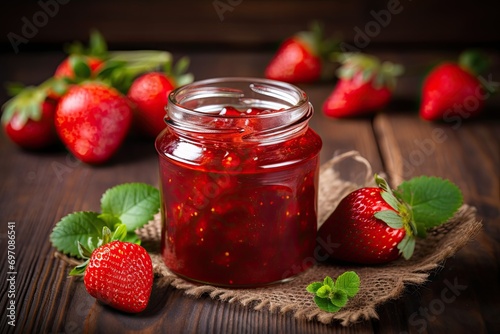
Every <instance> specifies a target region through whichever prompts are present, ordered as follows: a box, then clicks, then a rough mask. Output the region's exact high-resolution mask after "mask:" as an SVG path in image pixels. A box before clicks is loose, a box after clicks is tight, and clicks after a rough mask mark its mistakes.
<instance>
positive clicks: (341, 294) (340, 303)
mask: <svg viewBox="0 0 500 334" xmlns="http://www.w3.org/2000/svg"><path fill="white" fill-rule="evenodd" d="M347 299H348V298H347V292H346V291H345V290H337V291H335V292H334V293H333V294H332V296H331V297H330V301H331V302H332V304H333V305H335V306H337V307H344V306H345V304H347Z"/></svg>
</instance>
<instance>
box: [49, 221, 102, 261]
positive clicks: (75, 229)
mask: <svg viewBox="0 0 500 334" xmlns="http://www.w3.org/2000/svg"><path fill="white" fill-rule="evenodd" d="M105 226H106V223H105V222H104V221H102V220H101V219H99V214H98V213H95V212H75V213H71V214H69V215H67V216H65V217H63V218H62V219H61V221H60V222H58V223H57V224H56V226H55V227H54V229H53V231H52V233H51V234H50V241H51V243H52V245H53V246H54V248H56V249H57V250H58V251H60V252H61V253H64V254H69V255H70V256H75V257H80V254H79V251H78V244H77V242H80V243H81V244H82V245H88V241H89V238H91V239H92V240H95V241H96V242H97V240H98V239H100V238H101V235H102V229H103V227H105ZM94 246H95V245H94ZM94 248H95V247H94Z"/></svg>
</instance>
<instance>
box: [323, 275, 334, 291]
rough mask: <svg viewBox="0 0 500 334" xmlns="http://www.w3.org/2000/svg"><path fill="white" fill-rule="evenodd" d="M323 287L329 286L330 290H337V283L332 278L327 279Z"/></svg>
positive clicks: (327, 277)
mask: <svg viewBox="0 0 500 334" xmlns="http://www.w3.org/2000/svg"><path fill="white" fill-rule="evenodd" d="M323 285H328V286H329V287H330V289H333V288H335V282H334V281H333V279H332V278H331V277H330V276H326V277H325V279H324V280H323Z"/></svg>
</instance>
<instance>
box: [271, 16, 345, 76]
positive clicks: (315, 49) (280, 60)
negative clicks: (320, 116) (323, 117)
mask: <svg viewBox="0 0 500 334" xmlns="http://www.w3.org/2000/svg"><path fill="white" fill-rule="evenodd" d="M336 48H337V42H336V41H333V40H328V39H325V38H324V37H323V32H322V29H321V27H320V25H319V24H317V23H315V24H313V25H312V27H311V29H310V30H309V31H303V32H299V33H297V34H295V35H294V36H292V37H289V38H287V39H285V40H284V41H283V43H282V44H281V45H280V47H279V48H278V50H277V51H276V53H275V55H274V57H273V58H272V59H271V61H270V63H269V64H268V65H267V67H266V69H265V72H264V75H265V77H266V78H268V79H273V80H278V81H284V82H288V83H292V84H297V83H311V82H315V81H318V80H320V79H321V77H322V76H323V75H325V76H326V75H327V74H328V73H327V71H328V70H327V69H326V68H327V67H328V66H327V60H328V57H329V55H330V53H332V52H333V51H334V50H335V49H336Z"/></svg>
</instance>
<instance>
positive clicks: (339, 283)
mask: <svg viewBox="0 0 500 334" xmlns="http://www.w3.org/2000/svg"><path fill="white" fill-rule="evenodd" d="M360 283H361V280H360V278H359V276H358V274H356V273H355V272H354V271H346V272H345V273H343V274H342V275H340V276H339V277H337V280H336V281H335V288H337V290H343V291H345V292H346V294H347V296H348V297H349V298H352V297H354V296H355V295H356V294H357V293H358V291H359V285H360Z"/></svg>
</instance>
